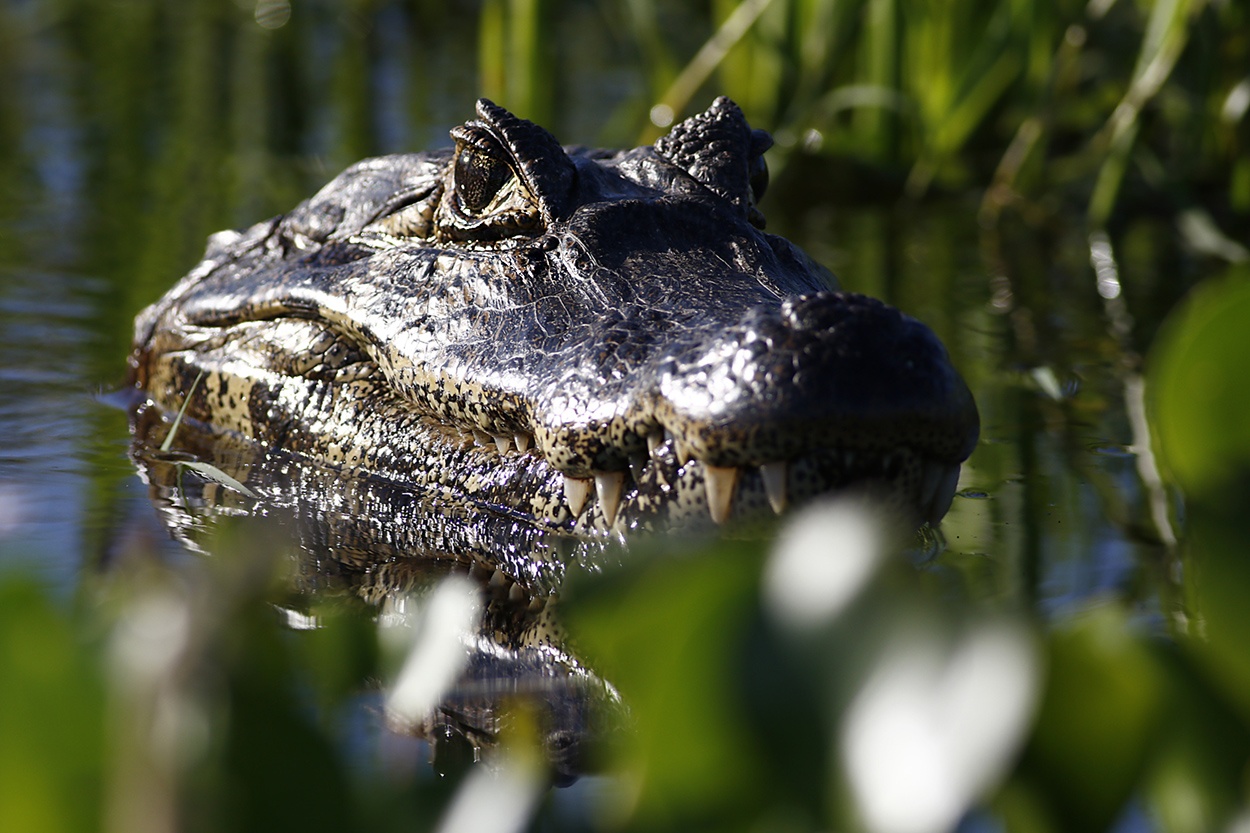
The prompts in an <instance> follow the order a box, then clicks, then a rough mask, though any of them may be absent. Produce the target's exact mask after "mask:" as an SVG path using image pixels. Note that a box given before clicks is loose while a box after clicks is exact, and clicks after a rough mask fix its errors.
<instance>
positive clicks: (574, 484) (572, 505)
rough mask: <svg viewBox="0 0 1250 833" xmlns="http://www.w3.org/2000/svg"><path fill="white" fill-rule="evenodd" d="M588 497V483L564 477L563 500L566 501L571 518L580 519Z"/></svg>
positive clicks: (587, 481)
mask: <svg viewBox="0 0 1250 833" xmlns="http://www.w3.org/2000/svg"><path fill="white" fill-rule="evenodd" d="M588 497H590V481H589V480H579V479H578V478H576V477H569V476H568V475H567V474H566V475H564V499H565V500H566V501H568V504H569V511H571V512H572V513H573V517H574V518H577V517H580V516H581V514H582V510H583V509H585V508H586V499H587V498H588Z"/></svg>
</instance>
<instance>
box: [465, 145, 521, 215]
mask: <svg viewBox="0 0 1250 833" xmlns="http://www.w3.org/2000/svg"><path fill="white" fill-rule="evenodd" d="M490 142H491V140H490V139H486V138H485V137H481V138H478V142H477V143H476V144H471V145H465V146H463V147H462V148H461V149H460V152H459V153H458V154H457V155H456V172H455V182H456V198H457V199H459V200H460V205H461V207H462V208H464V210H465V212H466V213H468V214H479V213H481V212H482V211H483V210H484V209H485V208H486V207H487V206H489V205H490V203H491V200H493V199H494V198H495V196H496V195H497V194H498V193H499V190H500V189H501V188H503V186H504V185H505V184H506V183H507V182H508V180H509V179H511V178H512V177H513V176H515V174H513V172H512V168H511V167H510V166H509V165H508V163H507V162H505V161H504V160H503V159H502V158H501V154H502V153H503V149H502V148H499V147H498V146H496V147H489V146H483V145H486V144H487V143H490Z"/></svg>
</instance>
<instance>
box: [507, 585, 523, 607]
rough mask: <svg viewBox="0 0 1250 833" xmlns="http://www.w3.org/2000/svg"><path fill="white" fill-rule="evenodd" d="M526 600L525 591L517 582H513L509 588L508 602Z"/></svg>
mask: <svg viewBox="0 0 1250 833" xmlns="http://www.w3.org/2000/svg"><path fill="white" fill-rule="evenodd" d="M524 598H525V589H524V588H523V587H521V585H519V584H517V583H516V582H513V584H512V586H511V587H509V588H508V601H511V602H519V601H521V600H522V599H524Z"/></svg>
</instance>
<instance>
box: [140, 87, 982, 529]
mask: <svg viewBox="0 0 1250 833" xmlns="http://www.w3.org/2000/svg"><path fill="white" fill-rule="evenodd" d="M451 136H452V138H453V139H454V140H455V147H454V148H453V149H450V150H443V151H435V152H430V153H420V154H409V155H396V156H387V157H382V158H377V159H370V160H366V161H363V162H361V163H359V164H357V165H354V166H352V167H351V168H348V169H347V170H346V171H345V172H343V173H342V174H341V175H339V176H338V177H337V178H336V179H334V180H333V181H332V182H331V183H330V184H329V185H327V186H326V187H325V188H324V189H322V190H321V192H320V193H318V194H317V195H316V196H314V197H313V198H312V199H310V200H308V201H307V202H305V203H303V204H302V205H300V206H299V207H297V208H296V209H295V210H294V211H292V212H291V213H290V214H287V215H285V216H282V217H278V218H275V219H273V220H270V221H268V222H264V223H260V224H258V225H256V226H253V227H252V228H250V229H247V230H245V231H243V232H223V233H220V234H217V235H215V236H214V237H213V238H212V239H211V240H210V242H209V246H208V250H207V253H206V254H205V256H204V259H203V261H202V262H201V263H200V264H199V265H197V266H196V267H195V268H194V269H193V270H192V271H191V272H190V274H188V275H187V276H186V277H185V278H184V279H183V280H182V281H181V282H180V283H179V284H178V285H177V286H175V287H174V288H173V289H172V290H171V291H170V292H169V293H168V294H167V295H166V296H165V297H164V298H163V299H161V300H160V301H159V302H157V303H156V304H154V305H153V306H151V307H149V308H148V309H147V310H145V311H144V312H143V313H142V314H141V315H140V316H139V318H138V321H137V324H136V341H135V349H134V353H133V356H132V366H133V371H134V375H135V384H136V385H137V386H138V387H139V388H140V389H142V390H143V391H145V392H146V394H147V396H148V397H149V401H148V404H147V406H146V407H153V405H154V406H156V407H159V408H162V409H164V410H166V411H167V412H169V413H171V414H172V413H173V412H175V411H177V409H178V408H179V407H181V406H182V405H183V403H184V400H185V401H186V406H187V407H186V415H185V418H186V419H189V420H192V421H195V422H196V423H197V424H198V425H199V426H200V427H205V426H207V427H209V428H211V430H213V431H217V432H226V433H229V434H231V435H232V436H235V437H239V436H241V437H243V438H246V439H247V440H248V441H250V442H253V443H257V444H260V445H262V446H267V447H269V448H271V449H273V450H274V452H275V453H292V454H296V455H301V456H303V457H306V458H311V459H313V460H315V461H318V462H319V463H321V464H325V465H329V466H332V467H336V466H337V467H342V468H345V469H346V468H350V469H352V470H353V472H360V471H363V472H365V473H367V474H368V475H370V476H378V477H382V478H386V479H389V480H393V481H396V482H399V483H404V484H411V486H412V487H413V488H418V489H423V490H432V491H433V492H434V493H435V494H441V495H445V496H446V497H447V499H448V500H452V499H454V500H456V501H458V502H463V501H469V502H470V503H473V504H475V505H479V506H482V507H490V508H493V509H495V510H497V511H499V512H503V513H505V514H507V515H511V516H513V517H514V518H516V519H517V520H518V521H526V522H536V523H538V524H540V525H545V526H549V527H555V528H557V529H563V530H566V531H569V532H573V533H591V532H602V531H606V530H616V531H626V530H629V529H635V528H639V527H643V528H655V527H659V526H663V525H668V524H673V523H681V522H690V521H692V520H695V519H707V518H711V519H713V520H715V521H717V522H722V521H724V520H725V519H727V518H730V517H738V516H744V515H750V514H755V513H766V514H771V512H773V511H776V512H780V511H783V510H784V509H785V508H786V507H787V506H789V505H793V504H795V503H797V502H801V501H803V500H806V499H808V498H810V497H812V496H814V495H818V494H822V493H825V492H829V491H832V490H837V489H841V488H845V487H849V486H853V485H863V486H865V487H867V488H870V489H873V490H876V491H878V492H879V493H880V494H882V495H883V496H884V497H885V498H886V499H887V500H889V501H891V502H893V503H894V504H895V506H896V507H898V508H899V509H901V510H902V511H903V512H905V513H906V515H907V517H908V519H909V520H910V521H914V522H916V523H917V524H919V523H923V522H925V521H927V522H930V523H936V522H937V521H938V520H940V519H941V517H942V516H943V515H944V514H945V512H946V511H947V509H948V507H949V505H950V502H951V498H952V495H953V493H954V490H955V484H956V481H957V478H958V473H959V466H960V463H961V462H962V461H963V460H964V459H965V458H966V457H967V456H968V455H969V453H970V452H971V451H972V448H973V445H974V443H975V442H976V437H977V431H978V417H977V410H976V406H975V404H974V403H973V400H972V396H971V394H970V393H969V391H968V388H967V386H966V385H965V384H964V382H963V380H962V379H961V378H960V377H959V375H958V373H957V372H956V371H955V370H954V368H953V367H952V366H951V363H950V360H949V358H948V356H947V353H946V351H945V349H944V348H943V347H942V345H941V344H940V343H939V341H938V340H937V338H936V337H935V336H934V335H933V333H932V332H931V331H930V330H929V329H928V328H926V327H925V326H924V325H922V324H921V323H919V322H918V321H916V320H914V319H912V318H910V317H908V316H906V315H904V314H902V313H901V312H899V311H898V310H896V309H894V308H892V307H889V306H887V305H886V304H884V303H881V302H880V301H876V300H873V299H871V298H867V297H864V296H861V295H856V294H851V293H844V292H838V291H833V290H832V289H831V288H830V286H831V281H832V278H831V276H830V275H829V274H828V273H827V272H825V271H824V270H823V269H822V268H820V267H819V266H817V265H816V264H814V263H813V262H812V261H811V260H810V259H809V258H808V257H807V256H806V255H804V254H803V253H802V252H801V251H800V250H799V249H798V248H797V247H795V246H794V245H792V244H791V243H789V242H787V241H786V240H784V239H782V238H780V237H777V236H774V235H770V234H767V233H765V232H764V231H763V225H764V222H763V217H762V215H761V214H760V212H759V210H758V208H757V202H758V201H759V199H760V197H761V195H762V194H763V191H764V188H765V186H766V183H767V169H766V167H765V164H764V158H763V154H764V151H765V150H766V149H767V148H768V146H769V144H770V139H769V138H768V136H767V135H766V134H765V133H763V132H761V131H757V130H752V129H751V128H750V127H749V126H748V125H747V123H746V121H745V119H744V118H743V116H742V114H741V112H740V111H739V109H738V108H737V106H735V105H734V104H733V103H732V102H730V101H728V100H727V99H723V98H722V99H718V100H717V101H716V102H715V103H713V105H712V106H711V108H709V109H708V110H707V112H705V113H703V114H701V115H698V116H695V117H693V118H691V119H689V120H687V121H685V122H683V123H681V124H679V125H678V126H677V127H675V128H674V129H673V130H672V132H671V133H669V134H668V135H667V136H665V137H663V138H662V139H660V140H659V141H657V142H656V143H655V145H654V146H653V147H640V148H636V149H633V150H626V151H601V150H587V149H580V148H574V149H565V148H562V147H561V146H560V145H559V143H558V142H557V141H556V140H555V139H554V138H553V137H552V136H551V134H549V133H548V132H547V131H545V130H543V129H542V128H540V127H538V126H537V125H534V124H532V123H530V122H528V121H525V120H523V119H520V118H517V117H515V116H513V115H512V114H510V113H508V112H507V111H505V110H503V109H502V108H500V107H497V106H495V105H494V104H491V103H490V102H488V101H484V100H483V101H479V102H478V106H477V118H476V119H474V120H472V121H469V122H467V123H466V124H464V125H463V126H460V127H457V128H455V129H454V130H452V132H451Z"/></svg>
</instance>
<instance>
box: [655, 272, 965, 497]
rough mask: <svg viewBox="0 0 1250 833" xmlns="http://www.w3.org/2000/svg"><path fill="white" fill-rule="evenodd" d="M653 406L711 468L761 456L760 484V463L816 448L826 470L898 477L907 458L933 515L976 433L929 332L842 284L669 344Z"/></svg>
mask: <svg viewBox="0 0 1250 833" xmlns="http://www.w3.org/2000/svg"><path fill="white" fill-rule="evenodd" d="M654 407H655V412H656V415H657V417H658V418H659V421H660V422H661V423H663V425H664V427H665V429H666V431H667V433H668V435H669V436H671V437H674V438H677V437H679V438H680V440H674V442H675V443H676V444H677V446H678V448H676V450H675V453H676V454H677V456H678V458H679V459H697V460H700V461H702V462H703V463H704V465H705V466H706V467H707V468H708V469H709V470H710V471H712V472H715V471H717V470H719V469H735V470H736V469H741V468H742V467H761V469H762V470H763V472H764V482H765V484H767V482H768V473H769V471H770V467H771V470H773V471H777V472H778V475H777V476H778V478H780V477H781V475H780V473H781V472H785V471H786V469H787V468H789V467H791V464H794V463H796V462H798V461H804V460H809V461H810V460H812V459H817V458H819V459H824V460H825V463H824V465H823V467H824V468H825V469H826V473H825V475H823V476H822V479H827V478H829V477H833V478H835V479H837V478H839V477H842V476H846V475H850V474H854V475H855V476H856V477H857V478H859V477H860V476H862V475H871V473H872V470H873V469H872V467H880V469H881V474H882V476H883V478H888V479H890V480H897V479H899V476H900V474H903V475H904V477H903V479H908V478H907V477H906V472H902V473H900V472H899V471H897V469H899V468H900V467H902V468H908V467H910V468H913V469H915V473H914V476H913V477H912V478H911V479H915V480H917V483H918V489H919V491H920V496H919V497H920V500H919V503H920V505H921V506H922V507H927V510H928V511H927V513H926V514H928V515H929V516H930V517H936V518H940V517H941V514H943V513H945V511H946V508H947V507H948V506H949V503H950V494H949V493H950V492H953V487H954V479H955V478H957V476H958V471H959V464H960V462H961V461H962V460H964V459H965V458H966V457H967V456H968V455H969V454H970V453H971V451H972V449H973V446H974V445H975V443H976V439H977V434H978V431H979V418H978V414H977V409H976V405H975V403H974V401H973V398H972V394H971V392H970V391H969V390H968V387H967V385H966V384H965V383H964V381H963V379H962V378H961V377H960V376H959V374H958V373H957V372H956V371H955V369H954V367H953V366H952V365H951V362H950V359H949V357H948V355H947V352H946V349H945V348H944V347H943V346H942V344H941V342H940V341H939V340H938V339H937V337H936V336H935V335H934V333H933V332H932V331H931V330H930V329H929V328H928V327H926V326H925V325H924V324H921V323H920V322H919V321H917V320H916V319H914V318H911V317H910V316H907V315H904V314H903V313H901V312H899V311H898V310H897V309H895V308H893V307H890V306H887V305H886V304H884V303H882V302H880V301H878V300H876V299H873V298H868V297H866V296H863V295H857V294H853V293H844V292H818V293H811V294H807V295H801V296H796V297H793V298H790V299H787V300H785V301H783V302H782V303H781V304H780V305H778V306H768V307H756V308H753V309H751V310H749V311H748V312H747V313H746V314H745V315H744V316H743V317H742V319H741V320H740V321H739V322H738V323H737V324H736V325H734V326H730V327H727V328H724V329H723V330H722V331H721V332H719V333H716V334H715V335H712V336H710V337H708V338H705V339H704V340H701V341H699V342H696V343H693V344H690V345H689V346H687V347H685V348H684V349H682V350H681V351H679V352H675V353H674V354H673V355H671V356H670V357H669V358H668V359H666V360H665V361H664V362H663V364H662V366H661V368H660V373H659V381H658V391H657V396H656V402H655V405H654ZM809 465H810V464H809ZM830 467H834V468H841V469H843V471H842V472H841V473H839V472H829V471H828V469H829V468H830ZM786 473H789V472H786ZM791 479H793V478H791ZM848 479H849V478H848ZM780 482H784V480H781V481H780ZM773 502H774V503H776V502H777V501H776V500H774V501H773Z"/></svg>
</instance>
